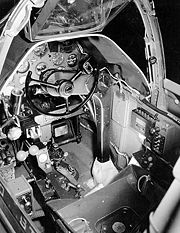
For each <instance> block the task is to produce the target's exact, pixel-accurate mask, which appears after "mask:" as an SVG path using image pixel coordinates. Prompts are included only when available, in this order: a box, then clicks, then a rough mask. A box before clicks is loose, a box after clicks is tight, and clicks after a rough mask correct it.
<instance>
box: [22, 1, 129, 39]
mask: <svg viewBox="0 0 180 233" xmlns="http://www.w3.org/2000/svg"><path fill="white" fill-rule="evenodd" d="M124 5H126V1H117V2H116V1H112V0H88V1H84V0H78V1H77V0H54V1H46V2H45V4H44V6H43V7H42V8H41V9H33V11H32V14H31V19H30V22H29V24H28V25H27V28H26V30H25V34H26V37H27V38H28V39H30V40H42V39H45V38H48V37H50V36H58V35H60V34H69V33H76V32H79V31H81V32H87V30H88V32H90V31H101V30H102V29H103V27H104V26H105V24H106V21H107V19H108V17H109V15H110V12H111V10H112V9H115V10H113V14H115V12H116V9H117V10H118V11H119V10H120V9H121V7H122V6H124Z"/></svg>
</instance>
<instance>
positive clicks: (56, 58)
mask: <svg viewBox="0 0 180 233" xmlns="http://www.w3.org/2000/svg"><path fill="white" fill-rule="evenodd" d="M63 60H64V57H63V54H62V53H59V52H55V53H53V55H52V62H53V64H54V65H55V66H60V65H61V64H62V63H63Z"/></svg>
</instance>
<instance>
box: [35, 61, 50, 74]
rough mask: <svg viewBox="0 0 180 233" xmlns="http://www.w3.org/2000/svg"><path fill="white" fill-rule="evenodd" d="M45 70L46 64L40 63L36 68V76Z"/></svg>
mask: <svg viewBox="0 0 180 233" xmlns="http://www.w3.org/2000/svg"><path fill="white" fill-rule="evenodd" d="M46 69H47V64H46V63H45V62H40V63H38V64H37V66H36V74H37V75H40V74H41V72H43V71H45V70H46Z"/></svg>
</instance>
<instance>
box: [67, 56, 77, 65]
mask: <svg viewBox="0 0 180 233" xmlns="http://www.w3.org/2000/svg"><path fill="white" fill-rule="evenodd" d="M67 64H68V66H70V67H73V66H75V65H76V64H77V55H76V54H74V53H72V54H70V55H69V56H68V58H67Z"/></svg>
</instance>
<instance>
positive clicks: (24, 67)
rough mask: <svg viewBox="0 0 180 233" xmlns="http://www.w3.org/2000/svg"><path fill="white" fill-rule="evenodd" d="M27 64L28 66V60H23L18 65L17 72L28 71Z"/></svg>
mask: <svg viewBox="0 0 180 233" xmlns="http://www.w3.org/2000/svg"><path fill="white" fill-rule="evenodd" d="M29 66H30V64H29V62H28V61H25V62H24V63H23V64H22V65H21V66H20V67H19V69H18V72H19V73H25V72H26V71H28V69H29Z"/></svg>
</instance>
